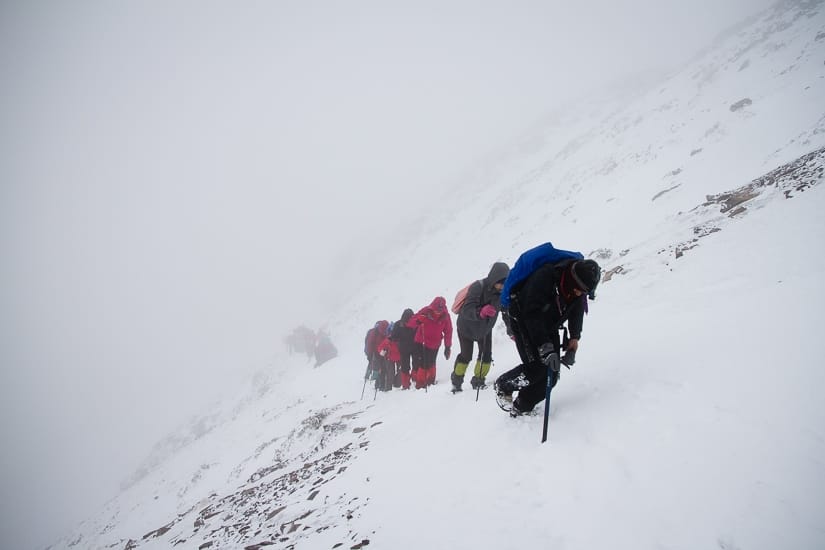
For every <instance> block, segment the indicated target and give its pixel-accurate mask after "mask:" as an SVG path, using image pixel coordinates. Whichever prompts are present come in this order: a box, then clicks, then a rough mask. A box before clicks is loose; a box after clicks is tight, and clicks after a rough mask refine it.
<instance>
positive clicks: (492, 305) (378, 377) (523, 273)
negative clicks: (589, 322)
mask: <svg viewBox="0 0 825 550" xmlns="http://www.w3.org/2000/svg"><path fill="white" fill-rule="evenodd" d="M600 280H601V268H600V267H599V265H598V264H597V263H596V262H595V261H594V260H590V259H587V260H586V259H584V256H583V255H582V254H581V253H579V252H572V251H567V250H561V249H556V248H554V247H553V245H552V244H551V243H549V242H548V243H544V244H542V245H539V246H537V247H535V248H532V249H530V250H528V251H526V252H524V253H523V254H522V255H521V256H519V258H518V260H517V261H516V263H515V265H514V266H513V268H512V269H510V267H509V266H508V265H507V264H506V263H504V262H496V263H494V264H493V265H492V267H491V268H490V272H489V273H488V274H487V276H486V277H484V278H483V279H479V280H477V281H474V282H472V283H471V284H469V285H468V286H467V287H465V288H463V289H461V290H460V291H459V292H458V294H457V296H456V299H455V302H454V304H453V306H452V308H451V310H452V312H453V313H454V314H456V315H457V321H456V325H457V333H458V343H459V348H460V350H459V353H458V355H457V356H456V358H455V362H454V364H453V371H452V373H451V375H450V381H451V382H452V391H453V393H456V392H460V391H462V386H463V384H464V377H465V374H466V372H467V369H468V368H469V367H470V364H471V362H472V361H473V351H474V348H475V345H476V344H478V354H477V356H476V360H475V364H474V367H473V376H472V378H471V379H470V385H471V386H472V388H473V389H475V390H480V389H484V388H486V387H487V384H486V377H487V374H488V373H489V372H490V367H491V365H492V362H493V349H492V348H493V327H494V326H495V324H496V322H497V321H498V315H499V312H501V314H502V318H503V320H504V323H505V326H506V328H507V334H508V335H509V336H510V338H511V339H512V340H513V341H514V342H515V345H516V349H517V350H518V353H519V357H520V358H521V361H522V362H521V363H520V364H519V365H517V366H515V367H514V368H512V369H511V370H509V371H507V372H505V373H504V374H502V375H501V376H499V377H498V378H497V379H496V381H495V384H494V388H495V392H496V400H497V402H498V403H499V406H501V408H503V409H504V410H506V411H508V412H509V413H510V414H511V416H519V415H521V414H524V413H529V412H531V411H532V410H533V409H534V408H535V406H536V405H538V404H539V403H540V402H541V401H542V400H545V399H549V396H550V390H551V389H552V388H553V387H554V386H555V385H556V383H557V382H558V379H559V370H560V365H562V364H563V365H566V366H567V367H568V368H570V367H571V366H572V365H573V363H574V362H575V357H576V352H577V350H578V349H579V340H580V339H581V332H582V325H583V323H584V315H585V313H587V309H588V299H591V300H592V299H594V298H595V291H596V287H597V286H598V284H599V281H600ZM565 323H566V325H567V326H566V327H565ZM560 331H563V334H564V336H563V337H562V336H560ZM442 342H443V344H444V358H445V359H448V360H449V358H450V355H451V350H452V344H453V323H452V319H451V317H450V311H448V309H447V301H446V300H445V299H444V297H443V296H437V297H436V298H434V299H433V301H432V302H431V303H430V304H429V305H427V306H425V307H423V308H421V309H420V310H419V311H418V312H417V313H413V310H412V309H409V308H408V309H405V310H404V312H403V313H402V314H401V318H400V319H399V320H397V321H395V322H389V321H386V320H381V321H378V322H376V323H375V325H374V326H373V327H372V328H370V329H369V330H368V331H367V334H366V337H365V340H364V353H365V354H366V356H367V370H366V373H365V374H364V381H365V387H366V381H367V380H374V381H375V390H376V395H377V392H378V391H384V392H386V391H390V390H391V389H392V388H393V387H395V388H401V389H403V390H408V389H410V387H411V384H415V388H416V389H421V388H427V387H428V386H430V385H432V384H433V383H435V374H436V359H437V357H438V351H439V349H440V347H441V344H442ZM562 352H564V355H563V356H562ZM514 394H515V398H514ZM362 397H363V392H362ZM545 406H549V403H545ZM545 418H546V414H545ZM545 438H546V424H545Z"/></svg>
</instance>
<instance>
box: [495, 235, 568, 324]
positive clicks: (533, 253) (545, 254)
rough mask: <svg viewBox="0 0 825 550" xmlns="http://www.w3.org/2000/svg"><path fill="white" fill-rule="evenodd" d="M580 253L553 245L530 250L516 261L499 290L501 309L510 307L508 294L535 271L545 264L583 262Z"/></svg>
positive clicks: (547, 244) (548, 244) (549, 244)
mask: <svg viewBox="0 0 825 550" xmlns="http://www.w3.org/2000/svg"><path fill="white" fill-rule="evenodd" d="M583 259H584V256H583V255H582V253H581V252H573V251H570V250H560V249H558V248H555V247H553V243H549V242H547V243H544V244H540V245H538V246H537V247H535V248H531V249H530V250H528V251H527V252H525V253H524V254H522V255H521V256H519V258H518V260H516V265H514V266H513V269H511V270H510V274H509V275H508V276H507V280H505V281H504V288H503V289H501V308H502V309H505V308H508V307H510V293H511V292H512V291H513V287H515V286H516V285H518V284H519V283H521V282H522V281H524V280H525V279H526V278H527V277H529V276H530V274H531V273H533V272H534V271H535V270H537V269H538V268H540V267H541V266H543V265H545V264H554V263H556V262H560V261H562V260H583Z"/></svg>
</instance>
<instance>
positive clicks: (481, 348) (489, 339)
mask: <svg viewBox="0 0 825 550" xmlns="http://www.w3.org/2000/svg"><path fill="white" fill-rule="evenodd" d="M458 345H459V346H460V348H461V351H459V352H458V357H456V361H457V362H459V363H467V364H469V363H470V361H472V360H473V346H474V345H475V340H470V339H469V338H467V337H466V336H463V335H462V334H461V333H459V334H458ZM478 353H479V356H480V357H479V358H480V359H481V362H482V363H492V362H493V335H492V334H488V335H487V336H486V337H485V338H484V339H483V340H482V341H481V342H479V343H478Z"/></svg>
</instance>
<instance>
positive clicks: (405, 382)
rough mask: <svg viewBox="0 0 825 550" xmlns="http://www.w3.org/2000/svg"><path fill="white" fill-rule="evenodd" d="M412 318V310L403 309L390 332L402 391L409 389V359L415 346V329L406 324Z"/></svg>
mask: <svg viewBox="0 0 825 550" xmlns="http://www.w3.org/2000/svg"><path fill="white" fill-rule="evenodd" d="M412 316H413V310H411V309H409V308H407V309H405V310H404V312H403V313H402V314H401V319H399V320H398V321H396V322H395V323H394V324H393V325H392V330H391V331H390V339H391V340H392V341H393V342H395V343H396V344H398V353H399V363H398V377H399V382H400V383H401V389H402V390H408V389H410V359H411V358H412V353H413V347H414V346H415V329H414V328H411V327H408V326H407V323H408V322H409V321H410V318H411V317H412Z"/></svg>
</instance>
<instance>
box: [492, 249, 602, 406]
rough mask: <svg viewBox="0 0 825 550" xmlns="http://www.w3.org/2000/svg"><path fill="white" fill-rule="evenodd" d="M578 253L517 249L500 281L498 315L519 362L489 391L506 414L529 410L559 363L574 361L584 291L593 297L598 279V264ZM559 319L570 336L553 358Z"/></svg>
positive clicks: (551, 380) (550, 381)
mask: <svg viewBox="0 0 825 550" xmlns="http://www.w3.org/2000/svg"><path fill="white" fill-rule="evenodd" d="M578 258H583V257H582V255H581V254H580V253H578V252H569V251H563V250H557V249H554V248H553V247H552V245H551V244H550V243H546V244H545V245H541V246H539V247H536V248H534V249H531V250H529V251H527V252H525V253H524V254H522V255H521V256H520V257H519V259H518V261H517V262H516V265H514V266H513V269H512V270H511V271H510V275H509V276H508V278H507V280H506V281H505V285H504V290H503V294H502V297H501V302H502V306H503V307H505V308H506V310H505V315H504V320H505V322H506V324H507V331H508V333H509V334H510V335H511V336H512V338H513V340H514V341H515V343H516V347H517V349H518V352H519V356H520V357H521V360H522V363H521V364H520V365H518V366H516V367H515V368H513V369H511V370H509V371H507V372H505V373H504V374H502V375H501V376H499V377H498V379H497V380H496V383H495V390H496V399H497V401H498V403H499V406H501V407H502V408H503V409H505V410H509V411H510V414H511V415H512V416H518V415H520V414H522V413H526V412H530V411H532V410H533V408H534V407H535V406H536V405H537V404H538V403H540V402H541V401H542V400H544V398H545V395H546V393H549V390H548V385H549V388H550V389H552V388H553V387H554V386H555V385H556V383H557V382H558V379H559V365H560V364H564V365H566V366H567V367H568V368H569V367H571V366H572V365H573V363H574V362H575V357H576V351H577V350H578V348H579V339H580V338H581V332H582V325H583V323H584V314H585V312H586V311H587V299H588V295H589V296H590V297H594V296H595V294H594V292H595V290H596V286H597V285H598V284H599V280H600V278H601V269H600V267H599V264H597V263H596V262H595V261H593V260H584V259H578ZM565 321H566V322H567V324H568V327H569V329H570V340H569V342H568V343H567V351H566V353H565V354H564V357H561V358H559V356H560V355H561V351H562V343H561V342H560V338H559V330H560V329H561V327H562V325H563V324H564V323H565ZM548 377H549V378H548ZM516 391H518V396H517V397H516V398H515V400H513V397H512V396H513V392H516Z"/></svg>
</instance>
